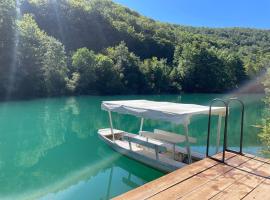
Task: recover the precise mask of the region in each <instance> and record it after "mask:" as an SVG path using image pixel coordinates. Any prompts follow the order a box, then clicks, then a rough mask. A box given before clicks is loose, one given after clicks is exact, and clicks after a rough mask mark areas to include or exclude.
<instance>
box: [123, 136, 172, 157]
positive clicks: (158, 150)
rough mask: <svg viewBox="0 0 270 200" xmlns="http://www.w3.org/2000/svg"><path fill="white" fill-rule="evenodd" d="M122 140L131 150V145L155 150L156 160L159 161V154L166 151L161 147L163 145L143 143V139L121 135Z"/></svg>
mask: <svg viewBox="0 0 270 200" xmlns="http://www.w3.org/2000/svg"><path fill="white" fill-rule="evenodd" d="M123 139H124V140H127V141H128V143H129V148H130V150H132V145H131V143H132V142H133V143H136V144H139V145H142V146H145V147H148V148H151V149H154V150H155V153H156V159H157V160H158V159H159V155H158V154H159V153H162V152H166V151H167V149H166V147H164V146H163V143H160V144H159V143H157V142H150V141H145V140H144V138H143V137H140V136H136V135H132V134H125V135H123Z"/></svg>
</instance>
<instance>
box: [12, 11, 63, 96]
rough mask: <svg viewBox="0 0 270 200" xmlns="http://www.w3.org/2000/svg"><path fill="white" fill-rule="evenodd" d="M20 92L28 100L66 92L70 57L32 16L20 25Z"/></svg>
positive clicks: (26, 17) (26, 16)
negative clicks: (67, 61)
mask: <svg viewBox="0 0 270 200" xmlns="http://www.w3.org/2000/svg"><path fill="white" fill-rule="evenodd" d="M18 31H19V37H20V40H19V44H18V60H19V62H18V65H17V70H16V83H17V91H16V94H14V95H19V96H24V97H28V98H29V97H36V96H54V95H61V94H64V92H65V87H66V79H67V64H66V55H65V50H64V47H63V45H62V44H61V43H60V42H58V41H57V40H56V39H54V38H52V37H49V36H48V35H46V33H45V32H43V31H41V30H40V29H39V27H38V26H37V24H36V23H35V20H34V19H33V18H32V16H30V15H24V16H23V18H22V19H21V20H20V21H19V22H18Z"/></svg>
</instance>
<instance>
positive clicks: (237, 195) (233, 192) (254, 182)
mask: <svg viewBox="0 0 270 200" xmlns="http://www.w3.org/2000/svg"><path fill="white" fill-rule="evenodd" d="M269 173H270V166H269V165H268V164H263V165H262V166H260V167H259V168H258V169H257V170H255V171H253V172H252V174H250V173H246V176H244V177H243V178H241V179H239V180H237V181H235V183H233V184H232V185H231V186H230V187H228V188H226V189H225V190H223V191H221V192H220V193H218V194H217V195H216V196H215V197H214V198H212V199H215V200H216V199H232V200H234V199H235V200H237V199H242V198H243V197H245V196H246V195H247V194H248V193H250V192H251V191H252V190H254V188H256V187H257V186H258V185H260V183H262V182H263V181H264V180H265V178H264V175H268V174H269ZM256 174H257V175H256ZM258 175H260V176H258ZM268 189H269V188H268Z"/></svg>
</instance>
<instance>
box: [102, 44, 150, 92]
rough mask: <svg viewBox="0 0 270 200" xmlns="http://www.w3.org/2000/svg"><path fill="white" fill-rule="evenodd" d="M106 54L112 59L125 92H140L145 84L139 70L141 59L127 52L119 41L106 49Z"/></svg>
mask: <svg viewBox="0 0 270 200" xmlns="http://www.w3.org/2000/svg"><path fill="white" fill-rule="evenodd" d="M106 55H107V56H108V57H109V58H110V59H112V60H113V62H114V68H115V70H116V72H117V73H118V74H119V76H120V79H121V82H122V84H123V86H124V91H122V92H125V93H131V94H140V93H143V92H144V88H145V86H146V82H145V78H144V75H143V73H142V72H141V70H140V64H141V61H140V59H139V57H137V56H136V55H135V54H134V53H131V52H129V50H128V48H127V46H126V44H125V43H124V42H121V43H120V44H119V45H117V46H115V47H110V48H108V49H107V50H106Z"/></svg>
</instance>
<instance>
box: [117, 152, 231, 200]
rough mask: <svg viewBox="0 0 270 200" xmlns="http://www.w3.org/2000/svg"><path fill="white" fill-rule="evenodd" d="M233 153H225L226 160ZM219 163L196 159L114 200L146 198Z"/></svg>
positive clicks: (218, 156)
mask: <svg viewBox="0 0 270 200" xmlns="http://www.w3.org/2000/svg"><path fill="white" fill-rule="evenodd" d="M234 156H235V154H233V153H226V160H227V159H230V158H232V157H234ZM216 157H217V158H220V157H221V154H218V155H216ZM217 164H219V163H218V162H217V161H214V160H212V159H209V158H205V159H203V160H201V161H198V162H196V163H194V164H192V165H188V166H186V167H183V168H181V169H180V170H176V171H174V172H172V173H170V174H167V175H165V176H163V177H160V178H159V179H157V180H154V181H151V182H149V183H146V184H145V185H142V186H141V187H138V188H136V189H134V190H131V191H129V192H127V193H125V194H122V195H120V196H118V197H116V198H114V199H115V200H116V199H117V200H122V199H123V200H126V199H127V198H128V199H130V200H133V199H134V200H135V199H140V200H142V199H147V198H150V197H152V196H154V195H155V194H157V193H160V192H161V191H163V190H166V189H167V188H169V187H172V186H174V185H175V184H177V183H179V182H182V181H184V180H186V179H189V178H190V177H192V176H194V175H196V174H198V173H201V172H202V171H205V170H207V169H208V168H211V167H213V166H215V165H217Z"/></svg>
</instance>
